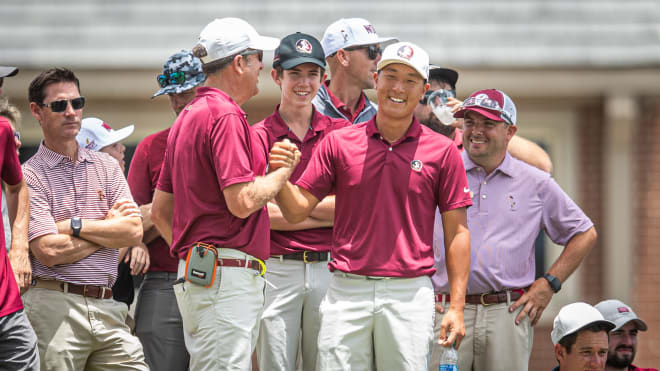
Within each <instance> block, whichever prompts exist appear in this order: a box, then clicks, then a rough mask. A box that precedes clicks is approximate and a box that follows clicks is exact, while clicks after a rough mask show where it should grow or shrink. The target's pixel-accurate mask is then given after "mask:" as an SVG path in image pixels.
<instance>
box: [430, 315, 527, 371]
mask: <svg viewBox="0 0 660 371" xmlns="http://www.w3.org/2000/svg"><path fill="white" fill-rule="evenodd" d="M447 308H449V304H448V303H447V304H445V310H447ZM521 310H522V308H520V309H519V310H517V311H515V312H514V313H509V304H507V303H500V304H495V305H491V306H483V305H474V304H466V305H465V312H464V320H465V337H464V338H463V341H462V343H461V346H460V348H459V349H458V369H459V370H461V371H470V370H475V371H498V370H501V371H525V370H527V368H528V364H529V356H530V354H531V352H532V340H533V337H534V332H533V331H534V330H533V328H532V326H530V323H529V317H525V319H524V320H523V321H521V322H520V325H517V326H516V324H515V322H514V321H515V319H516V316H517V315H518V313H520V311H521ZM442 317H443V315H442V314H440V313H436V317H435V328H434V341H433V352H432V355H431V365H430V367H429V371H437V370H438V366H439V362H440V352H441V351H442V346H441V345H439V344H438V342H437V340H438V339H439V337H440V323H441V322H442Z"/></svg>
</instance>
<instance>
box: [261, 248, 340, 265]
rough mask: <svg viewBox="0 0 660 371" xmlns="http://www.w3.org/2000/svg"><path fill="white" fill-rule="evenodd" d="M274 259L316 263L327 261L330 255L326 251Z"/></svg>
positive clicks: (274, 256) (307, 252) (279, 256)
mask: <svg viewBox="0 0 660 371" xmlns="http://www.w3.org/2000/svg"><path fill="white" fill-rule="evenodd" d="M272 257H273V258H275V259H284V260H300V261H303V262H305V263H317V262H324V261H328V258H330V253H329V252H327V251H299V252H294V253H291V254H286V255H273V256H272Z"/></svg>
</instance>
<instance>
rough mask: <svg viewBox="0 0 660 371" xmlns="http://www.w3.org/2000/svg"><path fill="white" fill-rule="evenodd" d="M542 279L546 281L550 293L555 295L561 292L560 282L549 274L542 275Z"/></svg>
mask: <svg viewBox="0 0 660 371" xmlns="http://www.w3.org/2000/svg"><path fill="white" fill-rule="evenodd" d="M543 278H545V279H546V280H547V281H548V284H550V288H551V289H552V291H554V292H555V293H557V292H559V290H561V281H560V280H559V278H557V277H555V276H553V275H551V274H550V273H546V274H544V275H543Z"/></svg>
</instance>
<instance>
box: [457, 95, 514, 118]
mask: <svg viewBox="0 0 660 371" xmlns="http://www.w3.org/2000/svg"><path fill="white" fill-rule="evenodd" d="M466 111H474V112H477V113H480V114H482V115H484V116H486V117H487V118H489V119H491V120H495V121H504V122H506V123H507V124H509V125H515V124H516V116H517V111H516V105H515V104H513V101H512V100H511V98H509V96H508V95H506V94H505V93H504V92H503V91H501V90H497V89H485V90H479V91H476V92H474V93H472V94H471V95H470V97H469V98H468V99H466V100H464V101H463V103H462V104H461V108H460V109H459V110H458V111H456V113H454V117H456V118H463V117H464V116H465V112H466Z"/></svg>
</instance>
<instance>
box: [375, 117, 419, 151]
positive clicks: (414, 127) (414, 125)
mask: <svg viewBox="0 0 660 371" xmlns="http://www.w3.org/2000/svg"><path fill="white" fill-rule="evenodd" d="M376 117H378V115H376V116H374V117H372V118H371V120H369V121H367V124H366V125H367V135H368V136H370V137H371V136H374V135H376V134H377V135H378V136H380V131H379V130H378V127H377V126H376ZM421 134H422V124H420V123H419V121H417V118H416V117H415V116H413V118H412V122H411V124H410V126H409V127H408V130H407V131H406V133H405V134H404V135H403V137H401V138H400V139H399V140H397V141H396V142H395V143H392V144H397V143H400V142H403V141H404V140H406V139H408V138H413V139H414V138H419V136H420V135H421Z"/></svg>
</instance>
